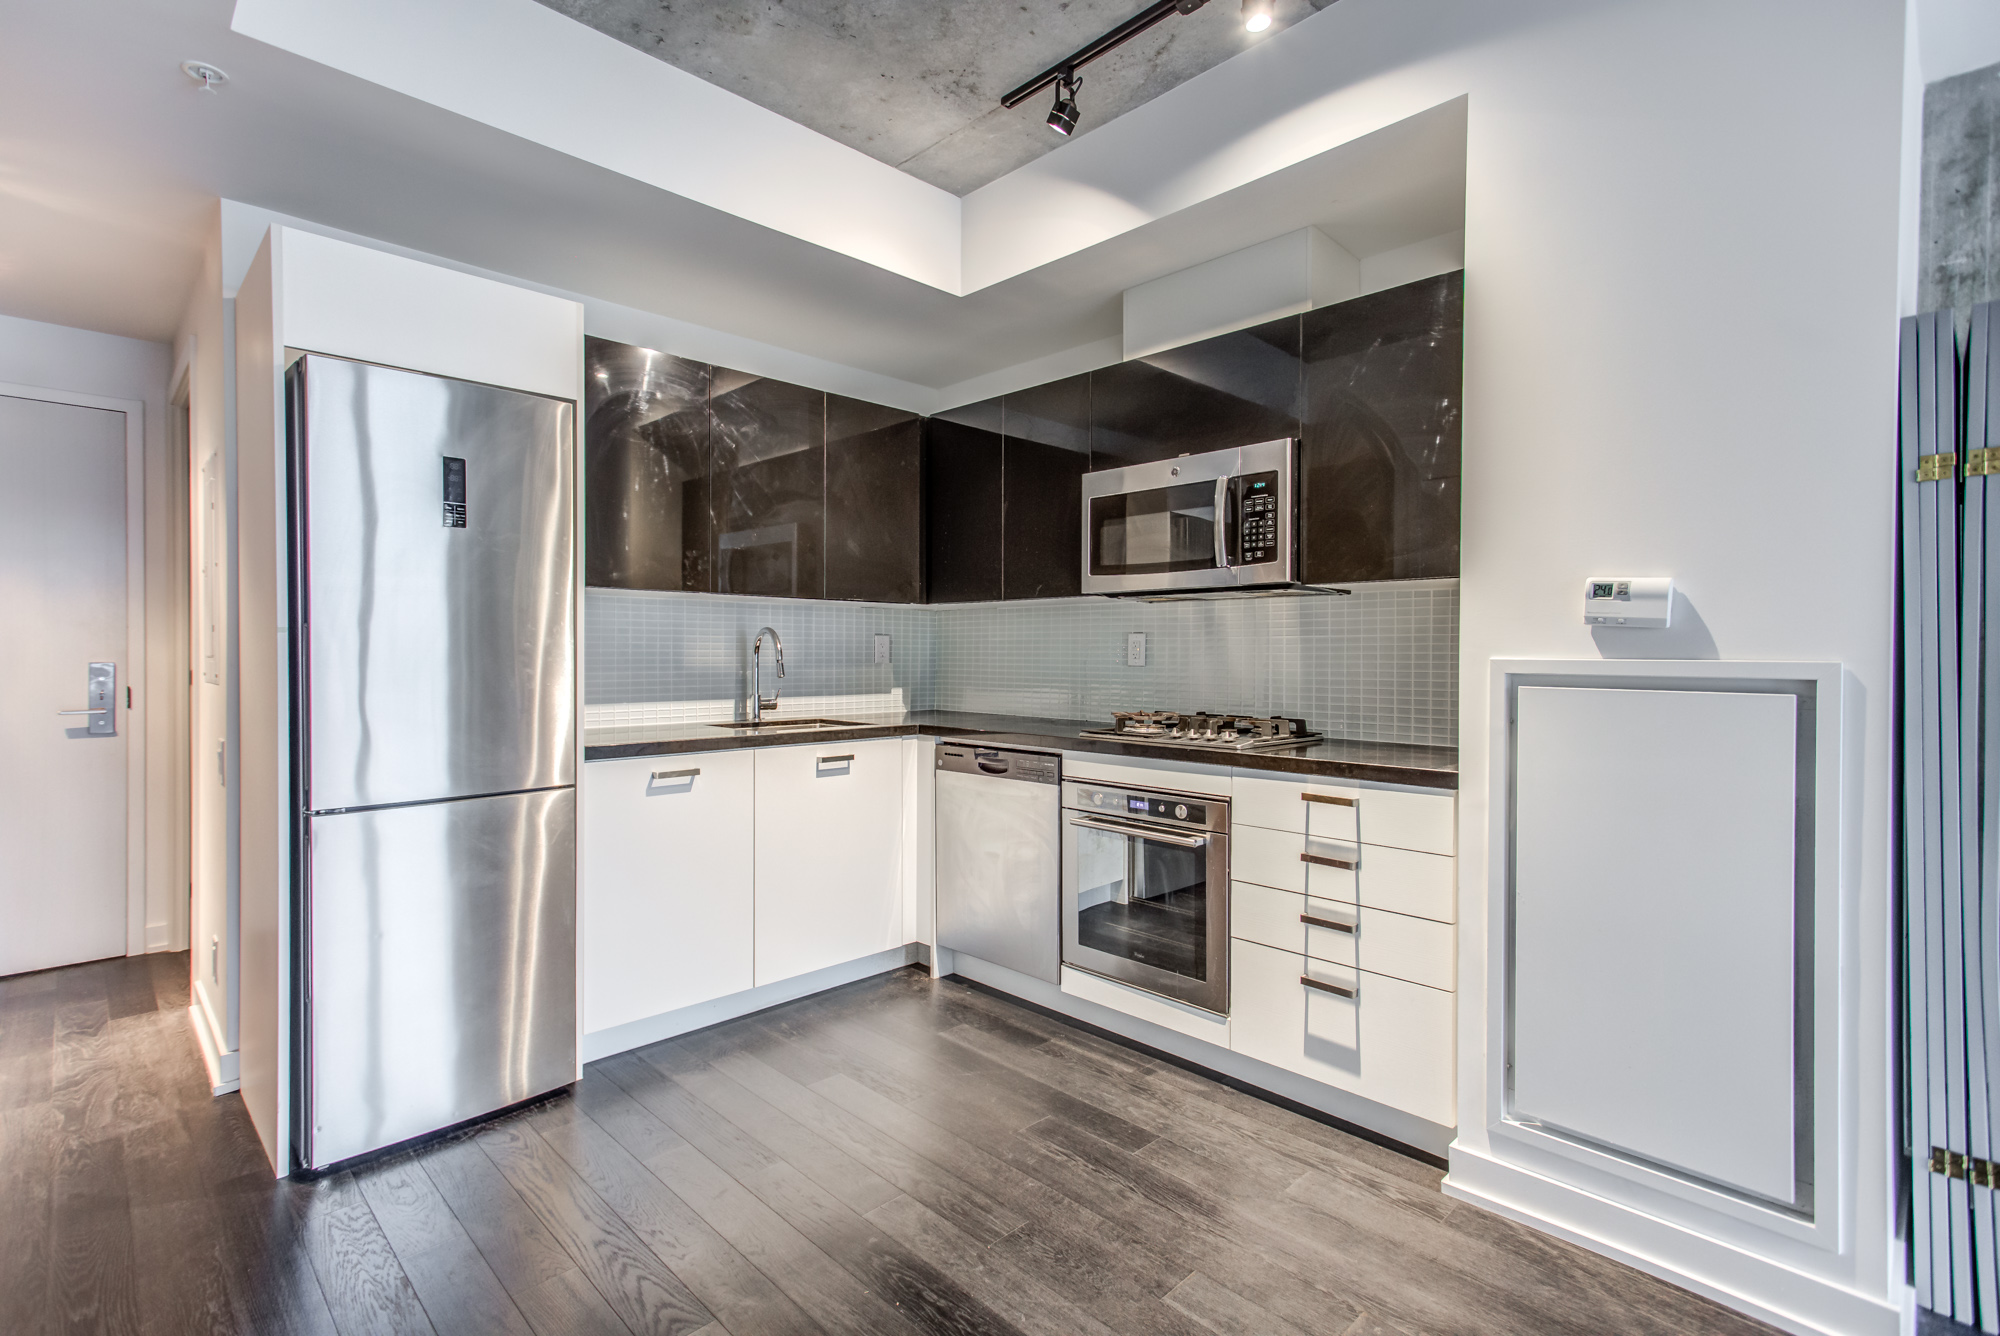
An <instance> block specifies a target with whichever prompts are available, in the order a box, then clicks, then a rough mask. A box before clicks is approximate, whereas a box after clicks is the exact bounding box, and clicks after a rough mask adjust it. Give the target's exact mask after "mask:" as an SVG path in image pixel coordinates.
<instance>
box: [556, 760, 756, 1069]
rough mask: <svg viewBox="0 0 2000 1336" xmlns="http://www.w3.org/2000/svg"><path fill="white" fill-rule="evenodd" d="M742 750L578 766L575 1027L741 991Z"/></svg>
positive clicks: (744, 905)
mask: <svg viewBox="0 0 2000 1336" xmlns="http://www.w3.org/2000/svg"><path fill="white" fill-rule="evenodd" d="M751 756H752V753H750V752H747V751H740V752H702V753H700V754H699V755H692V756H687V757H675V756H642V757H637V758H634V759H631V760H624V761H592V762H591V763H589V764H588V765H586V766H584V768H583V799H582V801H583V835H584V841H585V844H584V859H583V906H582V908H583V1028H584V1030H585V1032H587V1033H588V1032H594V1031H597V1030H604V1029H608V1028H610V1027H611V1026H614V1025H623V1024H625V1023H626V1022H627V1021H635V1020H643V1019H644V1018H646V1017H648V1016H657V1015H659V1014H660V1013H662V1012H666V1011H673V1010H676V1009H678V1008H680V1007H686V1006H692V1005H694V1004H695V1003H697V1002H706V1001H708V1000H709V999H711V998H716V997H723V996H726V995H727V994H730V993H737V992H741V991H743V990H744V989H746V988H748V987H750V986H751V981H752V980H751V960H750V952H751V944H752V922H753V918H752V873H751V862H750V860H751V852H752V848H753V841H752V830H753V825H752V823H753V820H754V816H753V812H754V808H753V801H754V787H755V786H754V781H753V774H754V768H753V765H752V761H751Z"/></svg>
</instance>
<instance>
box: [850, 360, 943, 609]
mask: <svg viewBox="0 0 2000 1336" xmlns="http://www.w3.org/2000/svg"><path fill="white" fill-rule="evenodd" d="M923 448H924V420H923V419H922V418H920V417H918V416H917V415H916V414H915V413H906V412H904V411H902V410H901V409H897V408H884V407H883V406H882V405H880V404H871V403H865V402H863V401H862V400H859V399H848V398H844V397H842V396H840V395H838V394H829V395H827V396H826V597H828V598H843V599H865V600H868V601H871V602H876V603H921V602H923V601H924V522H923V521H924V497H923V472H922V470H923Z"/></svg>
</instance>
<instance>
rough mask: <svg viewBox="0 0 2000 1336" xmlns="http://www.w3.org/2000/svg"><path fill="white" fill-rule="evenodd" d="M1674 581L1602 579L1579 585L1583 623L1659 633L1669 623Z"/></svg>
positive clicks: (1672, 603)
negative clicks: (1641, 629) (1643, 629)
mask: <svg viewBox="0 0 2000 1336" xmlns="http://www.w3.org/2000/svg"><path fill="white" fill-rule="evenodd" d="M1673 613H1674V582H1673V581H1672V580H1670V579H1640V580H1634V579H1629V578H1626V579H1610V580H1606V579H1602V578H1600V577H1598V576H1592V577H1591V578H1590V579H1589V580H1587V581H1585V582H1584V586H1583V620H1584V621H1585V622H1587V623H1589V624H1590V625H1592V626H1631V627H1642V628H1647V629H1651V630H1659V629H1662V628H1664V627H1666V626H1667V625H1668V624H1669V623H1671V622H1672V621H1673Z"/></svg>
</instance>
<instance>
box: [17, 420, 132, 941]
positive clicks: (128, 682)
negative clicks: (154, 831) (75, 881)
mask: <svg viewBox="0 0 2000 1336" xmlns="http://www.w3.org/2000/svg"><path fill="white" fill-rule="evenodd" d="M0 397H4V398H8V399H37V400H40V401H41V402H43V403H49V404H69V405H71V406H73V407H76V408H99V409H103V410H105V411H106V412H110V413H123V414H124V415H125V665H124V671H123V672H122V673H121V674H120V676H122V677H123V678H124V679H125V680H124V683H123V685H124V686H125V688H126V690H127V691H129V692H131V699H132V708H131V709H129V710H124V709H121V713H122V715H123V725H124V726H123V727H122V728H121V729H120V730H119V731H120V732H122V733H123V734H124V735H125V954H126V955H129V956H137V955H143V954H145V950H146V694H145V693H144V692H143V691H140V690H138V688H139V687H140V686H142V685H144V684H145V681H146V405H145V404H144V403H142V402H140V401H139V400H137V399H110V398H106V397H105V396H104V395H101V394H76V393H73V392H71V391H69V390H50V389H44V388H42V387H41V386H38V385H10V384H7V383H6V382H4V381H0ZM78 695H79V697H81V695H82V684H81V683H79V684H78ZM113 707H114V708H120V707H119V703H118V702H116V701H114V702H113ZM30 708H34V707H32V706H31V707H30Z"/></svg>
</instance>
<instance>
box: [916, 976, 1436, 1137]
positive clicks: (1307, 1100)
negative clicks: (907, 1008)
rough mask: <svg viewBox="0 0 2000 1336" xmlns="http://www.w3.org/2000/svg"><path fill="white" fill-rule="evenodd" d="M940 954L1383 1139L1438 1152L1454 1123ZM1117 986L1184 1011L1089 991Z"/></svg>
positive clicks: (1006, 987)
mask: <svg viewBox="0 0 2000 1336" xmlns="http://www.w3.org/2000/svg"><path fill="white" fill-rule="evenodd" d="M940 956H941V958H942V957H943V956H949V957H950V959H949V961H948V962H947V963H948V966H949V972H951V973H954V974H958V975H960V976H962V977H964V978H967V979H971V980H973V981H974V982H975V983H983V984H985V985H986V986H987V987H988V988H992V989H995V990H996V991H998V992H1002V993H1006V994H1008V995H1009V996H1011V997H1018V998H1020V999H1021V1000H1022V1001H1024V1002H1033V1003H1034V1004H1035V1005H1037V1006H1040V1007H1046V1008H1048V1009H1049V1010H1050V1011H1056V1012H1061V1013H1062V1014H1063V1015H1065V1016H1073V1017H1075V1018H1076V1019H1077V1020H1080V1021H1087V1022H1089V1023H1090V1024H1092V1025H1095V1026H1096V1027H1098V1028H1099V1029H1100V1030H1109V1031H1111V1032H1112V1033H1113V1034H1118V1035H1123V1036H1125V1037H1126V1038H1127V1039H1133V1040H1137V1041H1138V1042H1139V1043H1142V1044H1144V1045H1146V1046H1147V1047H1148V1048H1156V1049H1159V1050H1160V1051H1161V1052H1163V1053H1171V1054H1173V1055H1174V1056H1175V1057H1177V1058H1184V1059H1186V1060H1187V1061H1189V1062H1192V1063H1194V1064H1196V1065H1197V1066H1201V1067H1206V1068H1208V1069H1209V1070H1210V1071H1212V1072H1217V1073H1220V1074H1221V1075H1223V1076H1228V1077H1232V1078H1234V1079H1235V1080H1238V1081H1241V1082H1243V1083H1244V1084H1246V1085H1252V1086H1256V1087H1257V1088H1258V1089H1259V1090H1267V1091H1269V1092H1270V1093H1272V1094H1273V1095H1279V1096H1282V1097H1283V1098H1285V1099H1288V1100H1291V1101H1292V1102H1293V1103H1295V1104H1303V1105H1305V1106H1306V1107H1307V1108H1309V1109H1317V1110H1318V1111H1319V1112H1321V1113H1324V1114H1329V1115H1331V1116H1332V1117H1335V1118H1338V1119H1340V1120H1341V1121H1342V1122H1347V1123H1352V1124H1354V1125H1355V1126H1356V1127H1365V1128H1367V1129H1368V1130H1369V1131H1371V1132H1375V1133H1377V1134H1379V1135H1381V1136H1385V1137H1388V1138H1389V1139H1391V1140H1392V1141H1399V1142H1401V1143H1402V1144H1403V1145H1405V1146H1409V1147H1412V1148H1413V1149H1416V1150H1421V1151H1424V1152H1426V1153H1428V1154H1431V1155H1437V1156H1442V1155H1443V1154H1444V1153H1445V1148H1446V1147H1447V1146H1449V1145H1450V1144H1451V1139H1452V1135H1453V1129H1451V1128H1449V1127H1441V1126H1439V1125H1438V1124H1436V1123H1433V1122H1430V1121H1428V1120H1427V1119H1423V1118H1419V1117H1417V1116H1416V1115H1415V1114H1410V1113H1404V1112H1403V1111H1402V1110H1401V1109H1392V1108H1390V1107H1389V1106H1388V1105H1386V1104H1377V1103H1376V1102H1375V1101H1374V1100H1372V1099H1363V1098H1362V1097H1361V1096H1359V1095H1353V1094H1349V1093H1348V1092H1347V1091H1345V1090H1336V1089H1335V1088H1334V1087H1332V1086H1329V1085H1321V1084H1320V1083H1319V1082H1318V1081H1314V1080H1311V1079H1309V1078H1307V1077H1304V1076H1300V1075H1299V1074H1298V1073H1297V1072H1288V1071H1286V1070H1285V1069H1284V1068H1282V1067H1273V1066H1271V1065H1270V1064H1269V1063H1266V1062H1259V1061H1258V1060H1257V1059H1255V1058H1249V1057H1245V1056H1244V1055H1243V1054H1241V1053H1236V1052H1232V1051H1231V1050H1229V1049H1227V1048H1223V1047H1221V1046H1219V1045H1217V1044H1213V1043H1209V1042H1207V1041H1204V1040H1202V1039H1198V1038H1195V1037H1194V1036H1193V1035H1190V1034H1188V1033H1185V1032H1184V1031H1183V1030H1182V1029H1181V1028H1179V1026H1178V1024H1176V1026H1175V1027H1174V1028H1169V1027H1168V1026H1167V1025H1163V1024H1160V1023H1158V1022H1157V1021H1155V1020H1152V1019H1147V1018H1146V1017H1144V1016H1137V1015H1130V1014H1127V1013H1126V1012H1123V1011H1119V1010H1114V1009H1113V1008H1112V1007H1110V1006H1106V1005H1104V1004H1103V1003H1102V1002H1100V1001H1094V1000H1092V999H1091V998H1087V997H1081V996H1078V995H1076V994H1075V993H1071V992H1066V991H1065V990H1064V988H1062V987H1058V986H1057V985H1055V984H1052V983H1049V982H1047V981H1046V980H1043V979H1037V978H1033V977H1032V976H1030V975H1026V974H1021V973H1018V972H1016V971H1014V970H1010V969H1008V968H1006V967H1005V966H1003V965H995V964H993V963H992V962H991V961H987V960H981V959H979V958H978V957H976V956H969V955H967V954H965V952H963V951H950V952H941V953H940ZM1069 973H1070V971H1065V976H1066V977H1067V975H1068V974H1069ZM1113 990H1116V991H1113ZM1118 992H1129V993H1132V995H1133V996H1134V998H1135V1000H1136V1001H1137V1004H1138V1005H1139V1006H1140V1007H1141V1008H1145V1009H1148V1010H1150V1011H1151V1013H1152V1014H1154V1015H1159V1016H1160V1017H1161V1018H1162V1019H1169V1020H1177V1019H1178V1018H1176V1017H1172V1016H1169V1015H1167V1014H1166V1012H1165V1010H1164V1009H1168V1008H1171V1009H1173V1010H1175V1011H1185V1010H1187V1009H1186V1008H1182V1007H1180V1006H1179V1004H1177V1003H1172V1002H1166V1001H1164V1000H1162V999H1158V998H1154V997H1152V996H1151V995H1150V994H1141V993H1136V991H1135V990H1127V989H1124V988H1123V986H1122V985H1119V984H1112V983H1108V982H1106V983H1105V986H1104V988H1103V989H1102V990H1095V991H1094V992H1093V997H1105V998H1109V997H1116V996H1117V994H1118ZM1203 1014H1204V1015H1205V1013H1203ZM1219 1033H1221V1034H1223V1035H1226V1034H1227V1033H1228V1027H1227V1026H1226V1025H1224V1026H1221V1027H1220V1029H1219Z"/></svg>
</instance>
